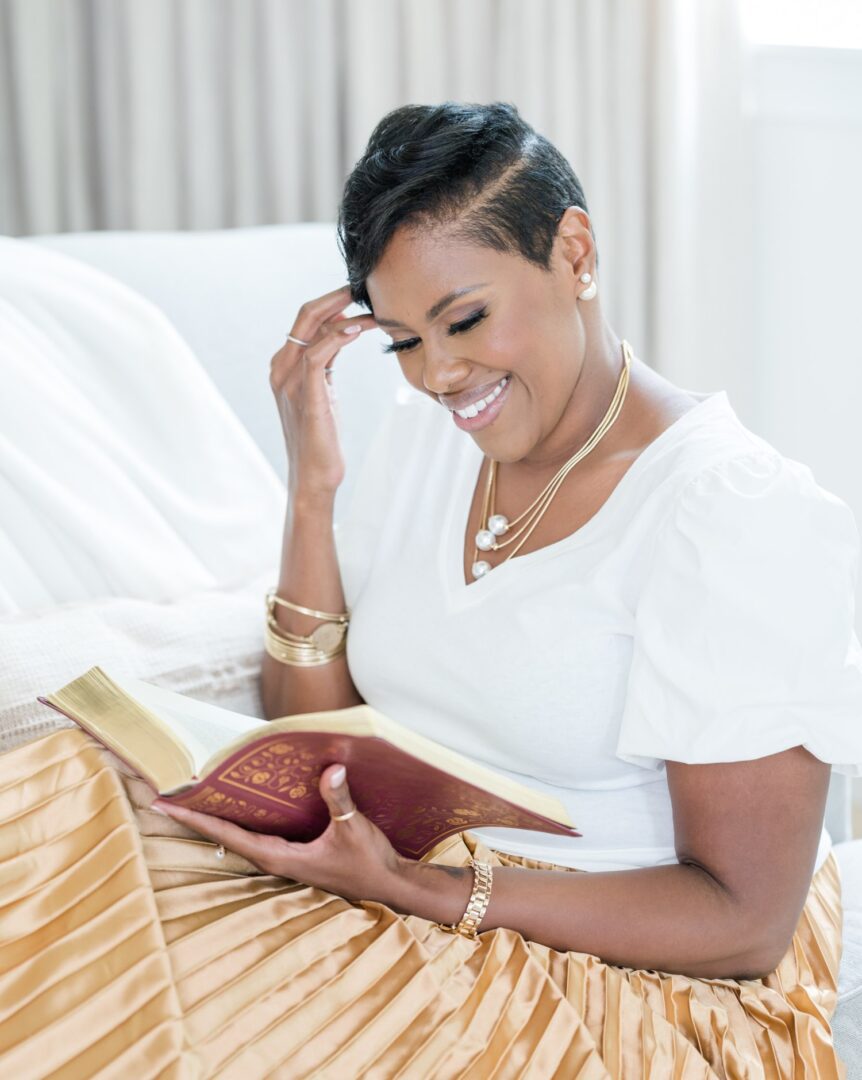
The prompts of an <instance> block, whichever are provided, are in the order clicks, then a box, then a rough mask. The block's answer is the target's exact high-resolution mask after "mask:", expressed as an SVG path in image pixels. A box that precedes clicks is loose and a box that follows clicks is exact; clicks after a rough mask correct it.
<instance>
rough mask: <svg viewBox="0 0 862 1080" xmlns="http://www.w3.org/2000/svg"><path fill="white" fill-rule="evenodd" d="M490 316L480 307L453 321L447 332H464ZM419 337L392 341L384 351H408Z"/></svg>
mask: <svg viewBox="0 0 862 1080" xmlns="http://www.w3.org/2000/svg"><path fill="white" fill-rule="evenodd" d="M487 317H488V309H487V308H480V309H479V310H478V311H475V312H473V314H472V315H468V316H467V318H466V319H462V320H461V322H457V323H452V325H451V326H450V327H449V329H448V330H447V331H446V333H447V334H449V335H452V334H462V333H463V332H464V331H465V330H472V329H473V327H474V326H477V325H478V324H479V323H480V322H481V321H482V320H483V319H486V318H487ZM419 340H420V339H419V338H407V339H406V340H405V341H391V342H390V343H389V344H388V345H384V346H383V349H382V351H383V352H385V353H399V352H407V351H409V350H410V349H415V348H416V346H417V345H418V344H419Z"/></svg>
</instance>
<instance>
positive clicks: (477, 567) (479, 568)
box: [473, 559, 491, 578]
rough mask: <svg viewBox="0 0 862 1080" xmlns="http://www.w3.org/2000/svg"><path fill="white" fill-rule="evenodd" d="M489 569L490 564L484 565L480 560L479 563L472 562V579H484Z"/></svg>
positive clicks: (482, 560) (483, 561)
mask: <svg viewBox="0 0 862 1080" xmlns="http://www.w3.org/2000/svg"><path fill="white" fill-rule="evenodd" d="M490 569H491V564H490V563H486V562H485V560H484V559H480V560H479V562H474V563H473V577H474V578H480V577H484V576H485V575H486V574H487V573H488V571H489V570H490Z"/></svg>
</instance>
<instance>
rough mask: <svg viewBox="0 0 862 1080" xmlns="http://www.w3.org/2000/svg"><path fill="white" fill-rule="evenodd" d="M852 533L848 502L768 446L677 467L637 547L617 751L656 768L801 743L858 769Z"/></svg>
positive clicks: (859, 679)
mask: <svg viewBox="0 0 862 1080" xmlns="http://www.w3.org/2000/svg"><path fill="white" fill-rule="evenodd" d="M859 548H860V543H859V531H858V528H857V526H856V521H855V519H854V516H853V513H852V511H851V510H850V508H849V506H848V505H847V504H846V503H844V502H843V501H842V500H841V499H839V498H838V497H837V496H835V495H833V494H832V493H830V492H828V491H826V490H825V489H823V488H821V487H820V486H819V485H818V484H817V483H816V481H815V480H814V477H813V474H812V472H811V470H810V469H809V468H808V467H807V466H806V465H803V464H801V463H800V462H797V461H794V460H792V459H790V458H785V457H783V456H782V455H781V454H779V453H778V452H777V451H774V450H772V449H771V448H770V449H769V450H763V449H758V450H755V451H751V452H748V453H745V454H742V455H739V456H736V457H734V458H732V459H728V460H724V461H721V462H719V463H716V464H712V465H710V466H708V467H706V468H704V469H702V470H701V471H699V472H697V473H696V474H695V475H694V476H693V477H692V478H690V479H688V480H687V481H686V483H685V484H684V486H683V487H682V489H681V490H680V491H679V492H677V494H676V496H675V498H674V501H673V504H672V506H671V509H670V511H669V512H668V514H667V516H666V517H665V518H664V520H663V522H662V524H661V526H660V527H659V529H658V530H657V533H656V535H655V542H654V545H653V547H652V548H651V551H650V553H649V555H648V556H647V557H648V558H649V560H650V563H649V566H648V568H647V570H646V572H645V577H644V582H643V588H642V589H641V591H640V595H639V597H638V600H637V603H636V610H635V631H634V641H633V650H632V664H631V668H630V672H629V680H628V685H627V691H626V699H625V704H624V708H623V716H622V721H621V726H620V732H619V738H618V743H617V750H616V753H617V756H618V757H619V758H621V759H622V760H623V761H627V762H630V763H632V764H636V765H641V766H643V767H645V768H649V769H660V768H662V767H663V762H664V761H665V760H673V761H682V762H686V763H689V764H694V763H706V762H719V761H743V760H750V759H752V758H759V757H764V756H765V755H767V754H774V753H777V752H779V751H781V750H786V749H789V748H790V747H793V746H798V745H802V746H804V747H805V748H806V749H807V750H809V751H810V752H811V753H812V754H814V755H815V756H816V757H818V758H820V759H821V760H822V761H825V762H829V763H831V764H832V766H833V769H834V770H835V771H836V772H840V773H845V774H846V775H848V776H860V775H862V647H860V643H859V640H858V638H857V636H856V633H855V631H854V610H855V589H856V580H857V574H858V566H859Z"/></svg>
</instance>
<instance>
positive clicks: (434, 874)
mask: <svg viewBox="0 0 862 1080" xmlns="http://www.w3.org/2000/svg"><path fill="white" fill-rule="evenodd" d="M472 891H473V870H472V869H471V868H470V867H469V866H445V865H444V864H443V863H426V862H417V861H416V860H414V859H405V858H402V859H401V860H400V862H399V864H398V870H397V872H396V874H395V876H394V878H393V880H392V882H391V888H390V890H389V892H390V895H389V896H388V897H387V898H386V899H385V900H384V902H385V903H386V905H387V906H388V907H391V908H392V909H393V910H394V911H398V912H400V913H401V914H403V915H418V916H419V917H420V918H423V919H428V920H429V921H431V922H437V923H444V924H447V925H452V924H455V923H458V922H460V920H461V917H462V915H463V914H464V912H465V911H466V909H467V904H468V903H469V900H470V894H471V892H472Z"/></svg>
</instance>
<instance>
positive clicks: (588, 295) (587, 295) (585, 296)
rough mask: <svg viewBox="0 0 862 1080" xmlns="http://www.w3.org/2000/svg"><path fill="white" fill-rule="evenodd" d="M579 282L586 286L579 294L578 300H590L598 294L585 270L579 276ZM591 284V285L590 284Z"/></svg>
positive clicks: (594, 284)
mask: <svg viewBox="0 0 862 1080" xmlns="http://www.w3.org/2000/svg"><path fill="white" fill-rule="evenodd" d="M581 281H583V283H584V284H585V285H586V286H587V287H586V289H584V291H583V292H582V293H580V294H579V296H578V299H579V300H592V298H593V297H594V296H595V295H596V293H597V292H598V288H597V287H596V283H595V282H594V281H593V277H592V274H588V273H587V272H586V270H585V271H584V272H583V274H581ZM590 282H592V284H590Z"/></svg>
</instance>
